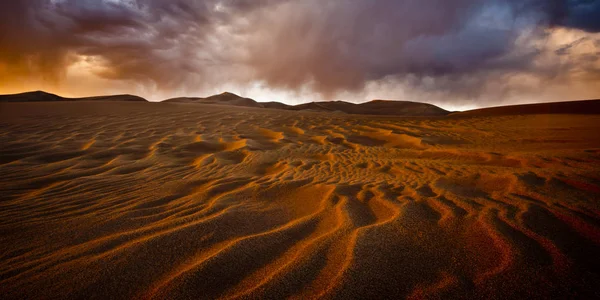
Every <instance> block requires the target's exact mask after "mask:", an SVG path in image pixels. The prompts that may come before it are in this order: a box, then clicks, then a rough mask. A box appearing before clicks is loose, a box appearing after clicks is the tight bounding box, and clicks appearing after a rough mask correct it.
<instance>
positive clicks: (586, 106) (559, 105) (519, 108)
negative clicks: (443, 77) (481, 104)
mask: <svg viewBox="0 0 600 300" xmlns="http://www.w3.org/2000/svg"><path fill="white" fill-rule="evenodd" d="M533 114H537V115H540V114H600V99H597V100H581V101H568V102H550V103H535V104H521V105H508V106H497V107H488V108H481V109H474V110H469V111H463V112H455V113H452V114H450V116H452V117H463V116H464V117H469V116H473V117H479V116H503V115H533Z"/></svg>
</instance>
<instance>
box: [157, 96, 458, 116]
mask: <svg viewBox="0 0 600 300" xmlns="http://www.w3.org/2000/svg"><path fill="white" fill-rule="evenodd" d="M163 102H166V103H196V104H219V105H234V106H245V107H257V108H271V109H283V110H295V111H301V110H305V111H320V112H339V113H346V114H356V115H388V116H444V115H447V114H448V113H449V112H448V111H446V110H444V109H441V108H439V107H437V106H435V105H431V104H427V103H418V102H409V101H391V100H374V101H371V102H367V103H362V104H354V103H349V102H344V101H323V102H311V103H305V104H300V105H296V106H291V105H286V104H283V103H279V102H257V101H254V100H252V99H250V98H243V97H240V96H238V95H235V94H232V93H223V94H219V95H215V96H211V97H208V98H185V97H183V98H173V99H168V100H165V101H163Z"/></svg>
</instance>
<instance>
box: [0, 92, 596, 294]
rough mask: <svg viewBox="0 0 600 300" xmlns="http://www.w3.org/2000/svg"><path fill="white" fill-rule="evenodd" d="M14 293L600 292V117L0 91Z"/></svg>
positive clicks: (1, 200)
mask: <svg viewBox="0 0 600 300" xmlns="http://www.w3.org/2000/svg"><path fill="white" fill-rule="evenodd" d="M0 129H1V131H0V145H1V146H0V295H1V296H0V298H2V299H27V298H29V299H42V298H96V299H118V298H156V299H165V298H167V299H182V298H190V299H203V298H216V297H223V298H284V297H295V298H318V297H322V298H339V299H348V298H363V299H364V298H404V297H413V298H423V297H426V298H437V297H440V298H456V297H460V298H473V297H477V298H484V299H488V298H498V299H502V298H507V297H510V298H532V297H536V298H564V297H569V298H576V297H579V298H592V297H600V292H599V290H600V288H599V287H600V116H599V115H527V116H516V115H512V116H510V115H509V116H481V117H477V116H475V117H469V118H429V119H422V118H413V119H410V118H393V117H369V116H350V115H341V114H331V113H329V114H328V113H310V112H293V111H275V110H269V109H250V108H236V107H223V106H205V105H193V104H192V105H189V104H167V103H163V104H153V103H102V102H77V103H74V102H73V103H3V104H0Z"/></svg>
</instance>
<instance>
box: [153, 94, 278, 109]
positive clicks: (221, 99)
mask: <svg viewBox="0 0 600 300" xmlns="http://www.w3.org/2000/svg"><path fill="white" fill-rule="evenodd" d="M163 102H166V103H197V104H221V105H234V106H246V107H261V108H262V107H264V106H263V105H261V104H259V103H258V102H256V101H254V100H252V99H250V98H243V97H240V96H238V95H236V94H232V93H227V92H226V93H222V94H219V95H214V96H210V97H207V98H189V97H180V98H172V99H167V100H164V101H163ZM284 105H285V104H284Z"/></svg>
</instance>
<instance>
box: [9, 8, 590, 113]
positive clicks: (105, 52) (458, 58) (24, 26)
mask: <svg viewBox="0 0 600 300" xmlns="http://www.w3.org/2000/svg"><path fill="white" fill-rule="evenodd" d="M28 90H46V91H50V92H55V93H59V94H61V95H65V96H88V95H99V94H116V93H131V94H137V95H140V96H143V97H146V98H147V99H149V100H162V99H165V98H169V97H175V96H206V95H210V94H215V93H220V92H223V91H230V92H235V93H238V94H242V95H244V96H249V97H253V98H254V99H256V100H259V101H281V102H286V103H289V104H298V103H302V102H309V101H319V100H346V101H352V102H363V101H367V100H372V99H395V100H412V101H423V102H429V103H434V104H437V105H440V106H442V107H445V108H450V109H461V108H471V107H484V106H493V105H500V104H510V103H529V102H548V101H560V100H574V99H587V98H600V0H545V1H544V0H395V1H392V0H327V1H323V0H203V1H200V0H170V1H167V0H19V1H0V93H14V92H23V91H28Z"/></svg>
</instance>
